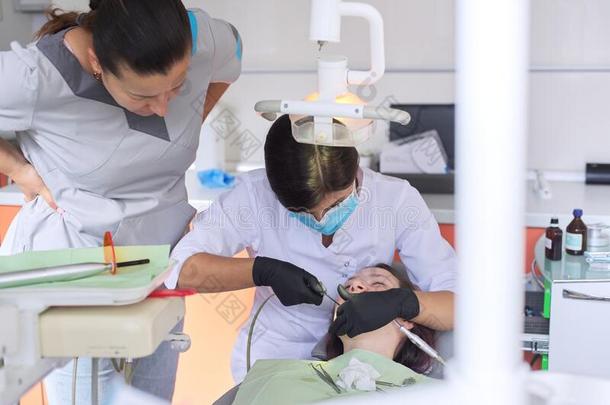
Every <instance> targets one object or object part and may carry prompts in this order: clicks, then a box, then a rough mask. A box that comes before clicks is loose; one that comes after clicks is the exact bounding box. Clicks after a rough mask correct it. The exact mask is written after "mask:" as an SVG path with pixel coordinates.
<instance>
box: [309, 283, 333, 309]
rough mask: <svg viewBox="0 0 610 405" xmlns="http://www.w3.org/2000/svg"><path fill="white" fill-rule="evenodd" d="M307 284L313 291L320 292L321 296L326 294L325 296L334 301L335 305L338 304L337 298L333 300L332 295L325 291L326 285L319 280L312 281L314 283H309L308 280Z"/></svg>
mask: <svg viewBox="0 0 610 405" xmlns="http://www.w3.org/2000/svg"><path fill="white" fill-rule="evenodd" d="M307 286H308V287H309V288H310V289H311V290H312V291H314V292H315V293H317V294H320V295H321V296H326V298H328V299H329V300H331V301H332V302H334V303H335V304H336V305H339V303H338V302H337V300H335V299H334V298H333V297H331V296H330V295H328V293H327V292H326V287H324V284H322V282H321V281H319V280H318V282H317V283H314V284H309V282H308V283H307Z"/></svg>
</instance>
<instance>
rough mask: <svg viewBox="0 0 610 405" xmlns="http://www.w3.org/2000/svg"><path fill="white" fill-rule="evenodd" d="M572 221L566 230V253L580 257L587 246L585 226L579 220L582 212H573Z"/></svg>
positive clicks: (579, 210) (577, 210) (576, 210)
mask: <svg viewBox="0 0 610 405" xmlns="http://www.w3.org/2000/svg"><path fill="white" fill-rule="evenodd" d="M573 214H574V219H573V220H572V222H570V224H569V225H568V227H567V228H566V253H568V254H571V255H574V256H581V255H582V254H584V253H585V248H586V246H587V225H585V223H584V222H583V221H582V219H580V217H582V210H581V209H578V208H577V209H575V210H574V211H573Z"/></svg>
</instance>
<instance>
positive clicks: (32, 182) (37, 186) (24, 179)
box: [10, 163, 57, 211]
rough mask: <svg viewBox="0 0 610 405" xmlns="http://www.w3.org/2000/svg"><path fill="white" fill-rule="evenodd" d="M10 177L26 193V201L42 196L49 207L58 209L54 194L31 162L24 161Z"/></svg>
mask: <svg viewBox="0 0 610 405" xmlns="http://www.w3.org/2000/svg"><path fill="white" fill-rule="evenodd" d="M10 177H11V178H12V179H13V181H14V182H15V183H16V184H17V186H18V187H19V189H20V190H21V191H22V192H23V194H25V200H26V201H32V200H33V199H34V198H36V196H38V195H39V196H41V197H42V198H43V199H44V200H45V201H46V202H47V204H49V207H51V208H52V209H53V210H54V211H57V204H56V203H55V200H54V199H53V195H52V194H51V192H50V191H49V189H48V188H47V186H46V185H45V184H44V181H42V178H41V177H40V175H39V174H38V172H36V169H34V166H32V165H31V164H29V163H24V164H22V165H21V166H19V167H18V168H17V170H15V171H14V172H13V173H11V175H10Z"/></svg>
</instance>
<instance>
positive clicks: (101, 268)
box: [0, 259, 150, 288]
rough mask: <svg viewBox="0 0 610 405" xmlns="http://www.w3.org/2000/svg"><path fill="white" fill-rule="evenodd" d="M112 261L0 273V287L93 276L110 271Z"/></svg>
mask: <svg viewBox="0 0 610 405" xmlns="http://www.w3.org/2000/svg"><path fill="white" fill-rule="evenodd" d="M148 263H150V260H148V259H142V260H131V261H127V262H121V263H115V264H116V267H128V266H138V265H141V264H148ZM112 268H113V263H93V262H92V263H77V264H67V265H63V266H51V267H43V268H39V269H32V270H25V271H11V272H7V273H0V288H9V287H20V286H24V285H31V284H40V283H50V282H53V281H70V280H77V279H80V278H86V277H91V276H95V275H96V274H100V273H103V272H105V271H111V270H112Z"/></svg>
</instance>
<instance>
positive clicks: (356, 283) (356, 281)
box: [345, 267, 400, 294]
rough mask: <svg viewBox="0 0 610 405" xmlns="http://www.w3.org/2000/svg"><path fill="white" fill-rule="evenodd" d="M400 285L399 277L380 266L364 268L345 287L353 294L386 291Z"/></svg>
mask: <svg viewBox="0 0 610 405" xmlns="http://www.w3.org/2000/svg"><path fill="white" fill-rule="evenodd" d="M399 287H400V282H399V281H398V279H397V278H396V277H395V276H394V275H393V274H392V273H390V272H389V271H387V270H385V269H382V268H379V267H368V268H365V269H362V270H360V271H359V272H358V273H356V274H355V275H354V276H353V277H350V278H349V279H348V280H347V282H346V283H345V288H347V290H348V291H349V292H350V293H352V294H360V293H363V292H372V291H385V290H389V289H391V288H399Z"/></svg>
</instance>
